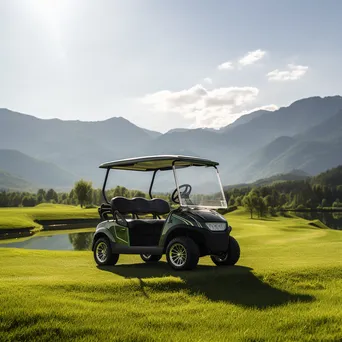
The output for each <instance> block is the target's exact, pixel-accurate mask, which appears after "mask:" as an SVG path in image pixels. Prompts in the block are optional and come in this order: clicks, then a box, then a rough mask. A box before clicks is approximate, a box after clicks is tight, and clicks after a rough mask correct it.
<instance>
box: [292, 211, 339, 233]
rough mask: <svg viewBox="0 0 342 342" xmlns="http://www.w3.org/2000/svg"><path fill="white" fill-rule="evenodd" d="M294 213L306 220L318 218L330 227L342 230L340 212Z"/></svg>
mask: <svg viewBox="0 0 342 342" xmlns="http://www.w3.org/2000/svg"><path fill="white" fill-rule="evenodd" d="M296 215H297V216H299V217H302V218H304V219H306V220H316V219H318V220H320V221H321V222H323V223H324V224H325V225H326V226H328V227H329V228H331V229H338V230H342V212H335V213H332V212H296Z"/></svg>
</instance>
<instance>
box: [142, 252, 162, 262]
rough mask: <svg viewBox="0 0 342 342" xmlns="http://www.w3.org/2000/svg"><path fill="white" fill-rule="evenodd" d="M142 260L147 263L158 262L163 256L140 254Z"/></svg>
mask: <svg viewBox="0 0 342 342" xmlns="http://www.w3.org/2000/svg"><path fill="white" fill-rule="evenodd" d="M140 257H141V259H143V260H144V261H145V262H147V263H148V262H158V261H159V260H160V259H161V257H162V255H152V254H140Z"/></svg>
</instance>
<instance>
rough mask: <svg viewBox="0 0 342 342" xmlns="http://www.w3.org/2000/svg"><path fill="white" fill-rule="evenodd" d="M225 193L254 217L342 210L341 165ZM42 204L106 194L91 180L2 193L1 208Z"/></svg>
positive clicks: (133, 193)
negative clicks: (60, 189)
mask: <svg viewBox="0 0 342 342" xmlns="http://www.w3.org/2000/svg"><path fill="white" fill-rule="evenodd" d="M273 179H274V178H272V177H271V178H270V180H273ZM258 184H263V185H262V186H260V185H258ZM265 184H266V185H265ZM106 195H107V198H113V197H115V196H123V197H128V198H133V197H148V195H147V194H146V193H144V192H142V191H140V190H130V189H127V188H125V187H123V186H117V187H115V188H114V189H110V190H107V192H106ZM225 196H226V200H227V203H228V206H229V208H230V210H231V209H233V208H234V207H236V206H245V207H246V208H247V209H248V210H249V211H250V213H251V216H253V214H256V215H258V216H260V217H262V216H266V215H275V214H276V213H277V212H279V211H284V210H303V209H310V210H317V209H323V208H335V209H337V208H341V209H342V202H341V201H342V166H338V167H336V168H333V169H331V170H328V171H326V172H323V173H321V174H319V175H318V176H316V177H311V178H306V179H304V180H293V181H272V182H271V183H269V184H267V182H265V180H264V181H263V182H262V183H259V182H256V183H255V184H252V185H243V186H237V187H230V188H229V189H227V190H225ZM158 197H161V198H164V199H165V200H167V201H169V202H170V201H171V200H170V194H158ZM40 203H58V204H66V205H81V206H84V207H93V206H99V205H101V203H103V197H102V191H101V189H94V188H93V186H92V183H91V182H87V181H84V180H80V181H78V182H76V183H75V186H74V188H73V189H72V190H71V191H70V192H60V193H57V192H56V191H55V190H54V189H48V190H44V189H39V190H38V191H37V193H29V192H6V191H2V192H0V207H20V206H24V207H33V206H35V205H37V204H40Z"/></svg>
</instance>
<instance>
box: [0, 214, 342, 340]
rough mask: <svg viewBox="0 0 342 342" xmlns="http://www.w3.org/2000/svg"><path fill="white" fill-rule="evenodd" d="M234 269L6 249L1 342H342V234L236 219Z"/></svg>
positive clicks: (0, 254) (1, 266)
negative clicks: (101, 263) (104, 263)
mask: <svg viewBox="0 0 342 342" xmlns="http://www.w3.org/2000/svg"><path fill="white" fill-rule="evenodd" d="M228 219H229V223H230V224H231V225H232V226H233V232H232V235H233V236H235V237H236V238H237V240H238V241H239V243H240V245H241V251H242V256H241V259H240V261H239V262H238V265H237V266H235V267H228V268H220V267H217V266H214V265H213V263H212V262H211V260H210V258H208V257H205V258H202V259H201V260H200V265H199V266H198V268H197V269H196V270H194V271H190V272H174V271H171V269H170V268H169V266H168V265H167V264H166V263H165V259H164V258H163V260H164V262H160V263H158V264H155V265H149V264H144V263H142V261H141V260H140V258H139V257H138V256H121V257H120V260H119V264H118V265H117V266H114V267H105V268H103V269H99V268H98V267H96V266H95V263H94V261H93V258H92V254H91V252H57V251H55V252H53V251H35V250H19V249H0V279H1V280H0V305H1V306H0V307H1V310H0V340H1V341H19V340H27V341H28V340H35V341H52V340H60V341H66V340H75V341H81V340H82V341H83V340H85V341H341V339H342V325H341V322H342V308H341V303H342V232H339V231H333V230H329V229H320V228H315V227H313V226H310V225H309V222H308V221H305V220H303V219H299V218H294V217H292V218H283V217H282V218H273V219H264V220H257V219H254V220H251V219H249V218H248V214H247V213H245V212H243V211H242V210H238V211H235V212H233V213H231V214H228Z"/></svg>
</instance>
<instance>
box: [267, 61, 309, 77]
mask: <svg viewBox="0 0 342 342" xmlns="http://www.w3.org/2000/svg"><path fill="white" fill-rule="evenodd" d="M287 67H288V70H279V69H275V70H273V71H271V72H269V73H268V74H267V78H268V80H269V81H295V80H298V79H300V78H302V77H303V76H304V75H305V74H306V72H307V71H308V69H309V67H308V66H304V65H294V64H288V65H287Z"/></svg>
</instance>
